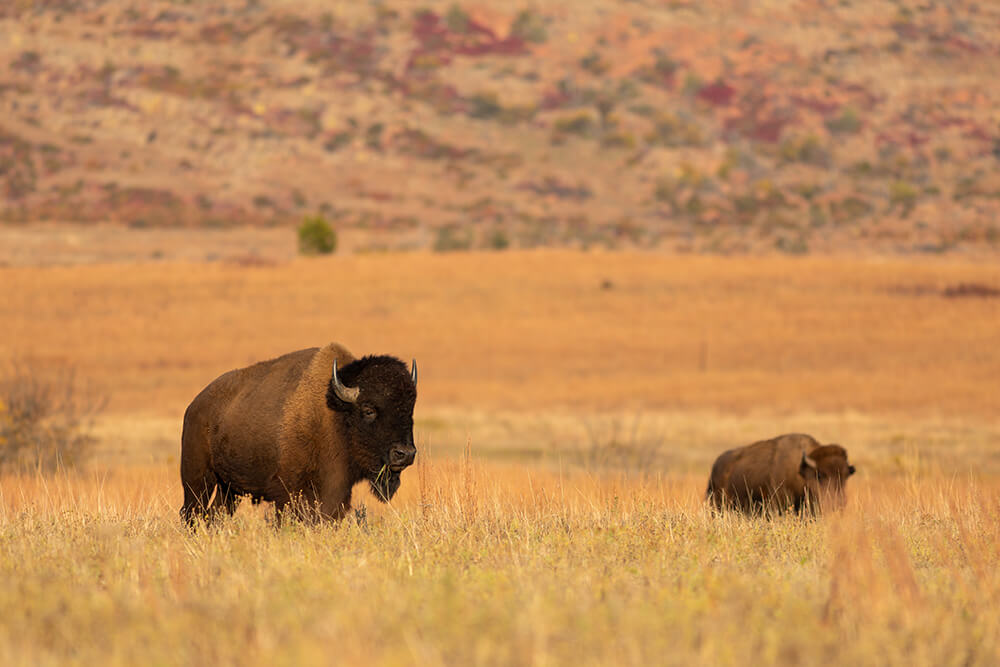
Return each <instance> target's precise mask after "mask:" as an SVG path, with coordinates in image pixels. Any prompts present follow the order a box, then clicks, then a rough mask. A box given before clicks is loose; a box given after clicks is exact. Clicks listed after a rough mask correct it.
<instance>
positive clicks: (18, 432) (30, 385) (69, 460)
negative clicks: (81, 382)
mask: <svg viewBox="0 0 1000 667" xmlns="http://www.w3.org/2000/svg"><path fill="white" fill-rule="evenodd" d="M103 407H104V402H103V401H99V400H96V399H94V398H93V397H83V398H81V397H80V396H79V395H78V393H77V390H76V381H75V376H74V374H73V372H72V371H66V372H63V373H61V374H60V375H59V376H58V377H57V378H56V379H55V380H54V381H47V380H44V379H42V378H40V377H39V375H38V374H37V373H36V372H33V371H32V370H31V369H30V368H27V367H24V366H21V365H15V366H14V367H13V368H12V369H10V370H9V371H8V372H7V373H6V374H5V375H4V376H3V377H2V378H0V467H2V468H5V469H20V470H44V471H50V470H54V469H57V468H67V467H73V466H76V465H79V464H81V463H83V462H84V461H85V460H86V459H87V457H88V456H89V455H90V453H91V450H92V448H93V445H94V444H95V443H96V442H97V439H96V438H94V437H93V435H91V433H90V430H91V427H92V426H93V418H94V417H95V416H96V415H97V414H98V413H99V412H100V411H101V410H102V409H103Z"/></svg>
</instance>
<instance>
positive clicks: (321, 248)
mask: <svg viewBox="0 0 1000 667" xmlns="http://www.w3.org/2000/svg"><path fill="white" fill-rule="evenodd" d="M336 250H337V232H335V231H334V230H333V228H332V227H331V226H330V223H329V222H327V221H326V218H324V217H323V216H322V215H314V216H307V217H306V218H305V220H303V221H302V224H301V225H299V252H300V253H302V254H303V255H329V254H330V253H332V252H335V251H336Z"/></svg>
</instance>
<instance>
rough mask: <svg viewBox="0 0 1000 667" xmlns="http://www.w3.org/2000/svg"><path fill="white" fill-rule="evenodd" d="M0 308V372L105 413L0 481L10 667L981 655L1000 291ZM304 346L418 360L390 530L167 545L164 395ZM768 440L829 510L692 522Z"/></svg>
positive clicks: (862, 280)
mask: <svg viewBox="0 0 1000 667" xmlns="http://www.w3.org/2000/svg"><path fill="white" fill-rule="evenodd" d="M0 284H2V285H3V294H4V299H3V300H2V301H0V323H2V327H3V330H4V332H5V335H4V336H3V337H0V363H2V364H12V363H15V362H16V363H19V364H22V365H26V366H27V367H29V368H31V369H33V372H35V373H37V374H38V376H39V377H48V376H51V377H57V373H58V371H60V370H61V369H65V368H73V369H75V371H76V373H77V378H78V381H79V383H80V385H81V388H82V389H83V390H85V391H86V392H89V393H90V394H92V395H94V396H100V397H104V398H106V399H107V401H108V407H107V409H106V411H105V412H104V413H103V414H102V415H100V417H99V418H98V420H97V421H96V422H95V424H94V434H95V435H96V437H97V439H98V443H97V445H96V446H95V449H94V451H93V456H92V458H91V461H90V462H89V464H88V465H86V466H84V467H82V468H79V469H76V470H70V471H60V472H57V473H55V474H43V473H40V472H27V473H16V472H7V473H3V474H0V544H2V545H3V548H2V549H0V617H2V618H3V619H4V622H3V623H2V624H0V660H3V662H4V664H93V663H98V662H100V663H103V664H112V665H113V664H132V663H135V662H136V661H139V660H145V661H149V662H153V663H156V664H164V665H169V664H202V663H205V662H209V661H211V662H214V663H217V664H236V663H240V664H293V663H294V664H328V663H330V662H337V663H338V664H360V663H365V664H380V665H381V664H385V665H394V664H415V663H419V664H540V665H541V664H565V663H569V662H575V663H582V664H649V663H654V664H737V663H745V662H747V661H748V660H752V661H754V662H760V663H764V664H829V663H844V662H852V663H858V664H880V665H882V664H907V665H911V664H934V665H939V664H982V665H988V664H995V663H996V662H997V660H998V659H1000V615H998V614H997V612H996V609H997V603H998V602H1000V577H998V575H997V572H998V568H997V565H998V563H997V553H998V549H997V545H998V543H1000V541H998V538H1000V534H998V531H1000V528H998V526H1000V501H998V498H1000V493H998V492H1000V424H998V423H997V421H996V415H997V413H998V407H1000V397H998V394H997V391H996V378H997V377H1000V351H998V348H997V346H996V344H995V343H996V340H997V334H998V333H1000V331H998V329H1000V317H998V315H1000V312H998V311H1000V300H998V299H996V298H993V297H991V296H990V288H991V287H996V286H998V285H1000V271H998V269H997V268H996V265H995V264H991V263H986V262H980V261H975V260H963V259H957V258H955V257H950V258H937V259H931V260H929V259H927V258H922V259H920V260H915V259H910V258H906V257H897V258H892V259H886V258H881V257H870V258H857V257H856V258H846V257H823V258H816V257H802V258H785V257H764V258H732V257H727V258H723V257H711V256H699V257H695V256H684V255H680V256H676V255H664V254H656V253H642V252H633V253H607V252H572V251H534V252H509V253H468V254H435V255H432V254H426V253H387V254H358V255H353V256H347V257H342V256H341V257H332V258H324V259H311V260H306V259H298V260H294V261H282V260H274V261H269V262H261V263H245V262H239V261H232V262H216V263H193V262H185V261H174V260H164V261H160V262H145V263H134V262H118V263H104V264H85V265H74V266H49V267H38V266H18V267H10V266H8V267H2V268H0ZM970 286H972V287H970ZM975 286H978V287H975ZM329 340H338V341H341V342H343V343H345V344H346V345H347V346H348V347H349V348H350V349H352V350H353V351H354V352H355V353H367V352H373V353H375V352H377V353H391V354H396V355H398V356H401V357H403V358H409V357H411V356H412V357H416V358H417V360H418V364H419V365H420V388H419V391H420V396H419V399H418V402H417V413H416V427H415V435H416V439H417V446H418V450H419V452H420V453H419V454H418V458H417V465H416V466H415V467H414V468H412V469H410V470H408V471H406V472H405V473H404V474H403V485H402V488H401V490H400V493H399V494H398V495H397V497H396V498H395V499H394V500H393V502H392V504H391V505H382V504H380V503H378V502H377V501H375V500H374V499H373V498H372V497H371V496H370V494H368V492H367V490H363V489H359V491H360V493H357V494H356V498H355V499H356V507H357V509H358V511H359V513H358V514H357V515H356V516H355V517H354V518H353V519H348V520H346V521H344V522H343V523H342V524H340V525H338V526H328V525H319V526H312V525H305V524H299V523H286V524H283V525H281V526H275V525H274V522H273V521H272V520H271V518H270V515H269V512H268V508H267V507H253V506H250V505H249V504H244V505H242V506H241V507H240V508H239V510H238V511H237V513H236V515H235V516H234V517H233V518H232V519H229V520H226V521H223V522H221V523H220V524H218V525H216V526H213V527H210V528H207V529H202V530H199V531H196V532H194V533H189V532H187V531H186V530H185V529H183V528H182V526H181V524H180V521H179V519H178V518H177V510H178V508H179V506H180V498H181V489H180V484H179V479H178V475H177V454H178V449H179V435H180V418H181V414H182V412H183V410H184V407H185V405H186V404H187V402H188V401H189V400H190V398H191V397H192V396H193V395H194V394H195V393H197V391H198V390H200V389H201V387H202V386H204V385H205V384H206V383H207V382H209V381H210V380H211V379H212V378H214V377H215V376H216V375H218V374H219V373H221V372H223V371H225V370H228V369H229V368H232V367H234V366H239V365H243V364H246V363H249V362H252V361H254V360H257V359H261V358H267V357H269V356H274V355H276V354H280V353H282V352H285V351H288V350H291V349H295V348H298V347H305V346H310V345H318V344H321V343H324V342H326V341H329ZM787 431H806V432H810V433H812V434H814V435H816V436H817V437H818V438H819V439H820V440H822V441H824V442H831V441H836V442H840V443H841V444H843V445H844V446H846V447H847V449H848V451H849V452H850V455H851V459H852V462H854V463H856V464H857V466H858V469H859V473H858V475H856V476H855V477H853V478H852V480H851V482H850V483H849V485H848V497H849V502H848V506H847V509H846V510H845V511H844V512H842V513H839V514H836V515H831V516H827V517H823V518H822V519H820V520H813V521H804V520H797V519H795V518H791V517H787V518H781V519H776V520H773V521H763V520H756V519H744V518H740V517H735V516H722V517H718V516H713V515H712V514H711V513H710V512H709V511H708V510H707V509H706V508H705V506H704V505H703V503H702V497H703V494H704V489H705V482H706V479H707V473H708V468H709V466H710V465H711V462H712V460H713V459H714V457H715V456H716V455H717V454H718V453H719V452H721V451H722V450H723V449H725V448H728V447H731V446H734V445H737V444H744V443H747V442H750V441H752V440H754V439H757V438H761V437H770V436H772V435H776V434H777V433H780V432H787Z"/></svg>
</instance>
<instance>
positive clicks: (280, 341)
mask: <svg viewBox="0 0 1000 667" xmlns="http://www.w3.org/2000/svg"><path fill="white" fill-rule="evenodd" d="M962 283H979V284H984V285H987V286H993V287H1000V269H998V268H997V265H996V264H995V263H991V262H978V263H977V262H969V261H958V260H948V259H926V258H925V259H922V260H917V259H905V258H900V259H884V258H871V259H864V258H861V259H859V258H847V257H832V258H811V257H805V258H780V257H776V258H770V259H764V258H758V259H752V258H751V259H735V258H732V259H727V258H717V257H695V256H669V255H662V254H655V253H638V252H635V253H624V252H623V253H606V252H586V253H585V252H573V251H535V252H518V253H505V254H493V253H468V254H466V253H462V254H457V255H455V254H449V255H435V254H426V253H401V254H400V253H394V254H393V253H390V254H382V255H364V256H351V257H343V258H338V257H334V258H322V259H314V260H298V261H294V262H291V263H283V264H276V265H270V266H268V265H265V266H240V265H222V264H209V265H206V264H187V263H146V264H138V265H129V264H117V265H110V264H109V265H93V266H81V267H53V268H40V267H22V268H14V267H8V268H2V267H0V284H3V285H4V286H5V294H4V300H3V301H0V321H2V322H3V323H4V330H5V331H4V333H5V335H4V336H3V337H2V338H0V360H3V359H10V358H24V359H25V360H27V361H31V362H33V363H35V364H36V366H37V367H38V368H39V369H40V371H41V372H44V371H45V369H46V368H48V367H51V366H53V365H58V364H69V365H72V366H74V367H76V368H77V369H78V371H79V372H80V374H81V376H83V377H86V378H87V379H88V381H90V382H92V383H93V386H94V389H95V390H96V391H98V392H100V393H102V394H104V395H107V396H108V398H109V401H110V403H109V406H108V410H109V411H110V412H112V413H125V414H128V413H132V414H134V413H145V414H150V415H154V416H156V415H174V416H179V415H180V414H181V412H182V411H183V409H184V407H185V406H186V405H187V403H188V401H190V399H191V397H192V396H194V395H195V394H196V393H197V392H198V391H199V390H200V389H201V388H202V387H203V386H205V384H207V383H208V382H209V381H210V380H211V379H212V378H214V377H216V376H217V375H219V374H220V373H222V372H224V371H227V370H229V369H231V368H234V367H237V366H242V365H245V364H247V363H251V362H253V361H257V360H260V359H262V358H269V357H273V356H277V355H279V354H282V353H284V352H287V351H289V350H294V349H299V348H302V347H309V346H312V345H319V344H322V343H325V342H328V341H330V340H337V341H340V342H342V343H344V344H345V345H347V347H348V348H349V349H351V350H354V351H355V352H358V353H362V352H392V353H395V354H397V355H399V356H401V357H403V358H408V357H416V358H417V360H418V362H419V363H420V364H421V369H424V368H426V369H427V370H426V374H422V376H421V377H423V378H426V380H427V381H426V383H422V384H421V395H420V401H419V405H418V411H419V410H423V409H426V408H429V407H442V408H443V407H462V408H486V409H517V410H529V411H532V410H534V411H538V410H546V409H550V408H553V407H569V408H572V409H574V410H586V411H592V410H598V411H618V410H627V411H630V412H635V411H636V410H642V411H647V410H677V409H685V410H688V409H720V410H726V411H731V410H737V411H747V410H754V409H766V410H771V411H774V412H778V413H792V412H798V411H803V410H813V411H820V412H831V411H832V412H840V411H844V410H854V411H857V412H861V413H865V414H879V413H901V414H905V415H910V416H919V417H941V418H965V417H982V418H989V419H992V418H994V417H995V415H996V414H998V412H1000V394H998V393H997V392H996V384H995V379H996V377H998V376H1000V347H998V346H997V345H996V340H997V336H998V332H1000V330H998V327H1000V324H998V323H1000V299H998V298H994V297H979V296H960V297H948V296H946V295H945V291H946V290H947V288H948V287H949V286H954V285H959V284H962Z"/></svg>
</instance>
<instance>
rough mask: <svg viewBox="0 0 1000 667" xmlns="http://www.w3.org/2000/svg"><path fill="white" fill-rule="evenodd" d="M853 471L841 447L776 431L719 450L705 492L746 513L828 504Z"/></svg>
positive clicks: (837, 501)
mask: <svg viewBox="0 0 1000 667" xmlns="http://www.w3.org/2000/svg"><path fill="white" fill-rule="evenodd" d="M853 474H854V466H852V465H850V464H849V463H848V462H847V451H846V450H845V449H844V448H843V447H841V446H840V445H821V444H819V443H818V442H817V441H816V440H815V439H814V438H813V437H811V436H808V435H803V434H799V433H791V434H787V435H780V436H778V437H777V438H772V439H770V440H762V441H761V442H755V443H753V444H752V445H746V446H745V447H737V448H736V449H730V450H729V451H727V452H724V453H723V454H722V455H721V456H719V458H718V459H716V461H715V465H713V466H712V476H711V477H710V478H709V480H708V490H707V492H706V495H707V498H708V499H710V500H711V501H712V503H713V504H714V505H715V507H716V508H717V509H719V510H722V509H728V508H735V509H738V510H741V511H743V512H745V513H747V514H764V513H778V514H780V513H783V512H785V511H786V510H788V509H789V508H790V507H791V508H793V509H794V510H795V511H796V512H800V513H801V512H803V511H804V510H807V509H808V510H809V511H810V512H812V513H813V514H816V513H818V512H819V511H820V510H822V509H834V508H838V507H841V506H843V504H844V484H845V483H846V482H847V478H848V477H850V476H851V475H853Z"/></svg>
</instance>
